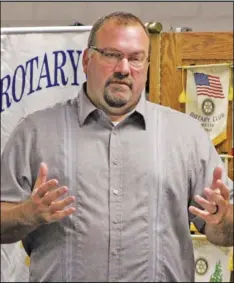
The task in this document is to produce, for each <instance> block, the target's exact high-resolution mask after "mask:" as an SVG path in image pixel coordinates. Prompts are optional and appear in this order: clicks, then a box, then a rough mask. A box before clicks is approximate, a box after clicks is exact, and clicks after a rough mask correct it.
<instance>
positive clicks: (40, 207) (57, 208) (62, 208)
mask: <svg viewBox="0 0 234 283" xmlns="http://www.w3.org/2000/svg"><path fill="white" fill-rule="evenodd" d="M47 176H48V168H47V165H46V164H45V163H41V164H40V168H39V172H38V176H37V180H36V183H35V186H34V189H33V192H32V195H31V198H30V199H29V200H28V205H29V206H30V207H31V209H32V214H31V215H25V216H26V217H27V218H28V220H29V221H30V222H32V223H31V224H33V225H36V226H38V225H40V224H43V223H50V222H53V221H58V220H61V219H63V218H64V217H66V216H69V215H70V214H72V213H73V212H74V211H75V208H74V207H68V208H66V206H68V205H69V204H71V203H72V202H74V200H75V198H74V197H73V196H69V197H65V198H63V199H61V197H62V196H63V195H64V194H65V193H66V192H67V191H68V188H67V187H66V186H62V187H59V185H58V181H57V180H56V179H51V180H48V181H47Z"/></svg>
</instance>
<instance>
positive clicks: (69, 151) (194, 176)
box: [1, 90, 221, 282]
mask: <svg viewBox="0 0 234 283" xmlns="http://www.w3.org/2000/svg"><path fill="white" fill-rule="evenodd" d="M42 161H43V162H46V163H47V164H48V168H49V179H50V178H57V179H58V180H59V183H60V185H66V186H68V188H69V192H68V194H70V195H74V196H75V197H76V203H75V207H76V213H74V214H73V215H72V216H69V217H66V218H65V219H63V220H62V221H60V222H54V223H51V224H47V225H41V226H40V227H39V228H38V229H36V230H35V231H33V232H31V233H30V234H29V235H28V236H27V237H26V238H25V239H24V245H25V248H26V251H27V252H28V253H29V254H30V256H31V265H30V282H36V281H37V282H39V281H40V282H41V281H50V282H51V281H63V282H75V281H104V282H107V281H109V282H111V281H112V282H113V281H120V282H121V281H139V282H147V281H156V282H165V281H173V282H181V281H194V256H193V247H192V240H191V235H190V229H189V221H193V222H194V223H195V225H196V226H197V227H198V229H200V230H202V228H203V226H204V223H203V222H202V221H199V219H198V218H196V217H194V216H193V215H190V214H189V213H188V206H189V205H190V204H191V202H192V199H193V196H194V195H195V194H201V193H202V192H203V189H204V187H205V186H208V185H210V182H211V179H212V172H213V169H214V167H215V166H217V165H219V164H221V161H220V158H219V156H218V154H217V152H216V151H215V149H214V147H213V146H212V144H211V142H210V140H209V138H208V135H207V134H206V133H205V132H204V130H203V129H202V128H201V126H200V124H199V123H198V122H196V121H195V119H193V118H190V117H188V116H187V115H185V114H183V113H180V112H177V111H174V110H172V109H169V108H166V107H163V106H160V105H156V104H153V103H150V102H148V101H146V100H145V98H144V96H143V95H142V97H141V99H140V101H139V103H138V105H137V107H136V109H135V110H134V111H133V112H132V113H131V114H130V115H129V116H128V117H127V118H126V119H125V120H124V121H122V122H120V123H119V124H118V125H117V126H116V127H115V126H114V125H113V124H112V123H111V121H110V120H109V119H108V117H107V116H106V115H105V114H104V113H103V112H102V111H100V110H98V109H96V107H95V106H94V105H93V104H92V103H91V102H90V100H89V99H88V97H87V96H86V94H85V93H84V91H83V90H82V91H81V92H80V94H79V95H78V97H77V98H76V99H74V100H70V101H68V102H66V103H61V104H57V105H56V106H54V107H52V108H49V109H46V110H43V111H38V112H36V113H34V114H31V115H30V116H28V117H27V118H25V119H24V120H23V121H21V122H20V123H19V125H18V127H17V128H16V129H15V130H14V132H13V134H12V135H11V138H10V140H9V142H8V143H7V145H6V147H5V149H4V152H3V155H2V166H1V170H2V183H1V190H2V192H1V199H2V201H14V202H18V201H22V200H25V199H27V198H28V197H29V196H30V194H31V190H32V188H33V186H34V183H35V180H36V177H37V172H38V168H39V164H40V162H42Z"/></svg>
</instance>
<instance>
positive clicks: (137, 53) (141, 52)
mask: <svg viewBox="0 0 234 283" xmlns="http://www.w3.org/2000/svg"><path fill="white" fill-rule="evenodd" d="M102 49H103V50H107V51H115V52H119V53H124V52H122V51H120V50H118V49H116V48H114V47H105V48H102ZM141 54H145V51H144V50H138V51H133V52H131V53H129V55H141Z"/></svg>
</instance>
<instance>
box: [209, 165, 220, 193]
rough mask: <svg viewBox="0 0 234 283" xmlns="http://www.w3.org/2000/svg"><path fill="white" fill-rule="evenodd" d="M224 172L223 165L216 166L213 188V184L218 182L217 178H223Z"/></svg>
mask: <svg viewBox="0 0 234 283" xmlns="http://www.w3.org/2000/svg"><path fill="white" fill-rule="evenodd" d="M222 173H223V169H222V168H221V167H216V168H215V169H214V172H213V181H212V185H211V189H213V186H214V184H215V183H216V182H217V180H220V179H222Z"/></svg>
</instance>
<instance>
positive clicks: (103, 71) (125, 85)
mask: <svg viewBox="0 0 234 283" xmlns="http://www.w3.org/2000/svg"><path fill="white" fill-rule="evenodd" d="M95 47H97V48H98V50H95V49H90V50H87V49H86V50H85V52H84V56H83V69H84V72H85V74H86V75H87V93H88V96H89V97H90V99H91V100H92V102H93V103H94V104H95V105H96V106H97V107H98V108H100V109H102V110H103V111H105V112H106V113H107V114H108V115H116V116H121V115H124V114H126V113H127V112H128V111H130V110H131V109H132V108H133V107H134V106H135V105H136V104H137V102H138V100H139V98H140V95H141V93H142V91H143V90H144V88H145V83H146V79H147V69H148V60H147V58H148V56H149V54H148V51H149V39H148V37H147V35H146V33H145V31H144V30H143V28H142V27H141V26H140V25H139V24H135V25H134V24H132V25H128V26H124V25H118V24H116V23H115V22H114V21H113V20H109V21H107V22H106V23H104V25H103V26H102V27H101V28H100V29H99V30H98V32H97V33H96V41H95ZM122 54H123V55H124V56H123V55H122Z"/></svg>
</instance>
